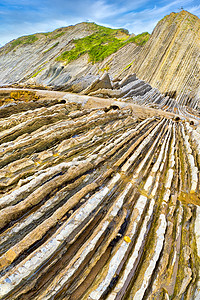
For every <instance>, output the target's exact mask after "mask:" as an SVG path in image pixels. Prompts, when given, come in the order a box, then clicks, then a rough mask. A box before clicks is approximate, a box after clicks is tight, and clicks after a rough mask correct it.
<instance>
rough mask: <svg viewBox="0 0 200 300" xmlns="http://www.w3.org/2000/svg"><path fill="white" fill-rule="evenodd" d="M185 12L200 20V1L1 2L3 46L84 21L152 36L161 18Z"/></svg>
mask: <svg viewBox="0 0 200 300" xmlns="http://www.w3.org/2000/svg"><path fill="white" fill-rule="evenodd" d="M182 9H184V10H188V11H189V12H191V13H193V14H195V15H197V16H198V17H200V0H183V1H177V0H172V1H171V0H161V1H157V0H115V1H114V0H0V46H3V45H4V44H5V43H7V42H9V41H11V40H13V39H15V38H17V37H20V36H23V35H29V34H33V33H36V32H48V31H53V30H54V29H56V28H59V27H64V26H68V25H74V24H77V23H80V22H85V21H88V22H95V23H97V24H99V25H104V26H108V27H111V28H126V29H128V30H129V32H130V33H134V34H139V33H142V32H145V31H148V32H149V33H151V32H152V30H153V28H154V27H155V26H156V24H157V22H158V21H159V20H160V19H162V18H163V17H164V16H166V15H167V14H170V13H171V12H179V11H181V10H182Z"/></svg>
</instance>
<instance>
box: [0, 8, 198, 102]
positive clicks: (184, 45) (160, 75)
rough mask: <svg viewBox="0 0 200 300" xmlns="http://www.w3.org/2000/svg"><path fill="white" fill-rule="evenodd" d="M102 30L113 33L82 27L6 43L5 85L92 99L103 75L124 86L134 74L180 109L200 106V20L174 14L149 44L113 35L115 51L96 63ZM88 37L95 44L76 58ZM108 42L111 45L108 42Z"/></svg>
mask: <svg viewBox="0 0 200 300" xmlns="http://www.w3.org/2000/svg"><path fill="white" fill-rule="evenodd" d="M102 28H104V29H102ZM102 30H105V32H106V34H107V30H108V31H109V30H111V31H112V29H108V28H105V27H101V26H98V25H96V24H93V23H81V24H77V25H75V26H69V27H66V28H61V29H58V30H56V31H55V32H52V33H48V34H36V35H34V36H30V37H22V38H20V39H18V40H16V41H12V42H11V43H8V44H7V45H6V46H5V47H2V48H1V49H0V66H1V67H0V83H1V85H3V84H13V83H21V84H23V85H27V84H29V85H32V86H33V85H37V86H49V87H52V88H54V89H59V90H65V91H70V92H76V93H79V92H83V91H85V93H88V91H89V90H90V92H94V91H96V89H97V88H98V86H96V88H95V89H93V88H94V86H93V85H94V84H95V83H98V82H99V80H100V78H101V76H102V75H103V73H109V74H110V76H111V78H112V79H115V78H120V79H121V80H122V79H123V78H124V77H125V76H127V75H132V74H136V75H137V77H138V78H139V79H140V80H144V81H145V82H146V83H147V84H150V85H151V86H152V87H153V88H156V89H159V91H160V92H161V93H163V94H165V96H169V97H170V98H174V99H176V101H178V102H180V103H181V105H188V103H190V102H191V101H193V100H195V101H196V103H197V106H198V102H199V98H200V92H199V79H200V78H199V74H200V66H199V57H200V38H199V36H200V20H199V18H198V17H196V16H194V15H192V14H190V13H189V12H187V11H181V12H180V13H171V14H170V15H168V16H166V17H165V18H164V19H162V20H161V21H160V22H159V23H158V24H157V26H156V27H155V29H154V31H153V33H152V35H151V37H150V39H149V40H148V35H145V34H144V36H143V35H141V36H142V37H141V38H143V40H142V42H141V41H140V43H138V44H137V43H136V41H137V39H136V37H133V36H129V35H128V34H127V32H126V31H125V30H124V31H120V30H118V31H117V30H114V31H113V33H112V35H113V36H115V37H114V39H115V40H114V41H113V43H114V44H113V45H114V46H111V48H110V49H109V51H110V52H109V51H108V49H107V48H106V49H105V53H107V55H104V54H103V53H104V52H102V53H101V55H102V59H100V60H98V61H95V59H94V58H93V56H92V54H91V52H92V51H93V50H91V49H94V48H95V43H94V41H95V39H96V40H98V39H99V40H101V39H102V32H101V31H102ZM95 34H96V35H95ZM88 36H90V37H91V36H93V40H92V39H91V40H92V42H91V41H90V40H87V42H86V43H85V44H84V43H83V44H84V45H86V46H85V47H86V49H82V48H81V47H83V45H82V44H80V45H79V46H80V49H81V50H80V53H77V52H76V41H77V40H80V39H85V38H87V37H88ZM121 38H122V39H121ZM124 39H126V41H125V42H124ZM117 40H119V43H118V42H116V41H117ZM147 40H148V41H147ZM108 41H109V43H110V36H109V38H108ZM146 41H147V43H146V44H145V43H144V42H146ZM90 43H91V45H90ZM118 44H119V45H120V46H118ZM141 45H142V46H141ZM100 46H101V47H106V41H104V40H102V43H101V45H100ZM100 46H98V47H97V46H96V47H97V49H101V47H100ZM90 47H91V49H90ZM112 47H113V48H112ZM118 48H119V49H118ZM117 49H118V50H117ZM70 51H71V52H70ZM73 51H74V52H73ZM106 51H108V52H106ZM113 52H114V53H113ZM70 53H71V54H70ZM97 53H98V51H97V52H96V54H95V55H97ZM70 55H71V56H70ZM73 55H74V56H73ZM97 56H98V55H97ZM92 59H93V60H92ZM107 87H108V86H106V88H107ZM99 88H100V86H99ZM101 88H104V87H103V86H101ZM103 94H105V92H103ZM103 94H102V93H101V94H100V95H103ZM118 94H119V93H118ZM114 97H115V96H114ZM119 97H120V96H119Z"/></svg>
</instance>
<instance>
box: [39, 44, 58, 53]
mask: <svg viewBox="0 0 200 300" xmlns="http://www.w3.org/2000/svg"><path fill="white" fill-rule="evenodd" d="M58 44H59V42H57V43H55V44H54V45H53V46H52V47H50V48H49V49H47V50H45V51H44V52H43V53H47V52H49V51H50V50H52V49H53V48H55V47H57V46H58Z"/></svg>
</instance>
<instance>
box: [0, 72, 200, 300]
mask: <svg viewBox="0 0 200 300" xmlns="http://www.w3.org/2000/svg"><path fill="white" fill-rule="evenodd" d="M133 79H134V81H131V80H133ZM129 81H130V82H129ZM135 81H137V80H136V78H135V76H131V77H129V76H127V78H124V79H122V80H121V81H119V82H116V83H115V84H116V85H117V86H124V89H125V87H126V88H127V86H129V85H130V84H131V82H135ZM98 84H99V82H98V83H97V87H99V86H98ZM145 85H146V84H145V82H142V84H140V86H145ZM94 86H95V85H93V86H92V88H93V89H94ZM127 89H128V88H127ZM108 90H109V89H108ZM117 90H119V89H116V91H117ZM134 90H135V93H136V94H137V93H138V88H137V85H135V89H134V88H133V86H132V89H131V92H132V93H133V92H134ZM111 91H113V90H111ZM123 91H124V90H123ZM88 92H89V90H88ZM136 98H137V99H140V101H143V105H137V104H133V102H128V101H127V98H125V99H124V100H125V101H123V98H122V99H121V98H120V99H118V100H113V99H108V98H107V99H105V98H97V97H94V96H90V95H87V96H85V95H82V96H81V95H77V94H70V93H65V92H51V91H34V90H11V89H7V90H1V104H2V106H1V107H0V128H1V132H0V141H1V143H0V157H1V159H0V208H1V210H0V299H4V300H6V299H12V300H13V299H20V300H21V299H34V300H35V299H37V300H39V299H40V300H44V299H74V300H78V299H81V300H82V299H90V300H97V299H109V300H111V299H135V300H140V299H141V300H142V299H199V297H200V276H199V275H200V274H199V271H200V268H199V267H200V265H199V257H200V235H199V226H200V196H199V195H200V194H199V181H200V179H199V168H200V144H199V141H200V126H199V125H198V124H199V119H200V117H199V115H198V114H195V111H194V110H193V109H192V108H191V109H190V110H188V109H189V108H188V107H182V109H181V110H180V107H181V106H179V107H178V110H177V113H179V115H178V114H176V115H175V114H174V113H173V112H169V108H170V107H171V111H173V110H174V108H175V106H174V99H170V98H169V97H164V96H161V94H158V92H157V93H155V90H154V89H151V90H149V91H147V92H145V93H144V94H143V96H139V95H138V96H136ZM145 99H146V100H145ZM156 99H157V101H156V103H157V104H156V105H157V106H160V108H162V110H161V109H158V108H159V107H157V108H156V109H155V108H152V105H155V100H156ZM11 100H12V101H11ZM147 100H148V101H147ZM158 100H159V101H158ZM138 101H139V100H138ZM150 104H151V105H150Z"/></svg>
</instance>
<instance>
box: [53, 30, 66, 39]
mask: <svg viewBox="0 0 200 300" xmlns="http://www.w3.org/2000/svg"><path fill="white" fill-rule="evenodd" d="M63 34H65V32H64V31H62V32H60V33H57V34H55V35H53V36H51V37H50V38H51V39H52V40H55V39H57V38H59V37H60V36H62V35H63Z"/></svg>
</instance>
